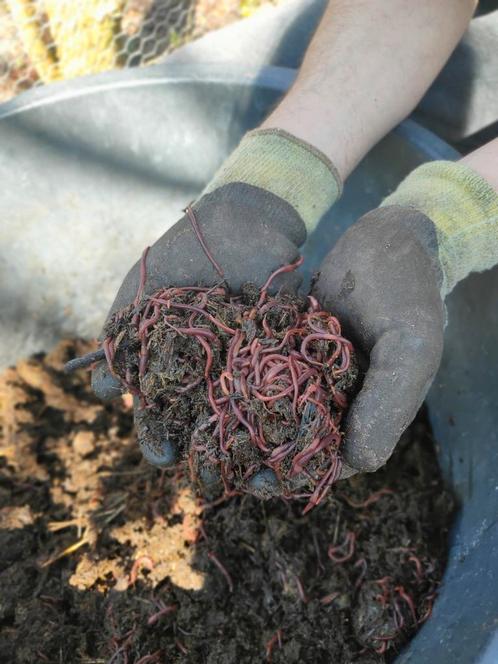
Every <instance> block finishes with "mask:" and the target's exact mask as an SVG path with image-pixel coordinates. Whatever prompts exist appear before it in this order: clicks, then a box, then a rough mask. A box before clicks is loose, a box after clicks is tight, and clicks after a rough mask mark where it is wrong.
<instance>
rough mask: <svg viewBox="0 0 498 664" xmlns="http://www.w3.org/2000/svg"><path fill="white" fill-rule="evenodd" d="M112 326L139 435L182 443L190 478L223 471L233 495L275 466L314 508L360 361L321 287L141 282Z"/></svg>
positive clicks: (326, 486) (116, 365)
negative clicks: (312, 294) (237, 289)
mask: <svg viewBox="0 0 498 664" xmlns="http://www.w3.org/2000/svg"><path fill="white" fill-rule="evenodd" d="M296 265H297V263H296V264H293V265H289V266H285V267H283V268H281V269H280V270H278V271H277V272H276V273H274V275H276V274H278V272H281V271H291V270H294V269H295V267H296ZM143 274H145V254H144V259H143ZM272 279H273V276H271V277H270V279H269V280H268V282H267V284H269V283H271V280H272ZM104 337H105V338H104V342H103V347H104V349H105V352H106V357H107V361H108V364H109V367H110V369H111V370H112V371H113V372H115V373H116V374H117V375H118V376H119V378H120V379H121V382H122V384H123V386H124V388H125V389H126V390H128V391H130V392H131V393H132V394H134V395H135V396H136V397H137V399H139V400H140V402H141V405H142V409H141V410H139V412H138V415H137V430H138V436H139V440H140V444H141V445H142V446H143V447H144V448H148V449H149V450H152V451H153V453H154V455H155V456H157V454H158V453H160V450H161V446H162V444H163V441H165V440H168V441H170V442H173V444H174V446H175V449H176V451H177V457H178V459H181V460H184V461H188V466H189V469H190V474H191V479H192V480H193V481H195V480H196V479H197V478H198V477H199V476H200V475H202V474H204V475H207V476H218V477H220V476H221V479H222V483H221V482H220V485H221V484H223V488H224V492H225V495H226V496H233V495H234V493H236V492H239V493H240V492H246V491H249V492H251V491H252V492H254V487H253V486H251V484H249V481H248V480H249V479H250V478H251V477H253V476H254V474H255V473H257V472H258V471H261V470H265V469H268V467H270V468H271V469H272V470H273V472H274V473H275V474H276V477H277V478H278V484H279V488H278V493H279V494H282V495H284V496H286V497H289V498H290V497H292V496H296V494H299V495H301V496H302V495H303V494H306V492H307V494H306V495H307V496H308V499H309V502H308V504H307V507H306V509H307V510H309V509H311V508H312V507H314V506H315V505H317V504H319V503H320V501H321V500H323V497H324V496H325V495H326V493H327V492H328V491H329V490H330V487H331V486H332V484H333V483H334V481H335V480H336V479H337V478H338V477H339V475H340V472H341V455H340V445H341V441H342V435H341V431H340V426H341V420H342V415H343V412H344V411H345V409H346V408H347V406H348V401H349V398H350V397H351V395H352V394H353V392H354V388H355V385H356V379H357V377H358V369H357V366H356V361H355V356H354V351H353V347H352V344H351V342H349V341H348V340H347V339H345V338H344V337H343V336H342V333H341V327H340V323H339V321H338V320H337V319H336V318H335V317H334V316H333V315H331V314H330V313H328V312H325V311H321V310H320V306H319V303H318V302H317V301H316V300H314V298H308V299H303V298H298V297H296V296H293V295H289V294H287V295H285V294H280V293H279V294H277V295H275V296H270V295H268V293H267V286H266V285H265V286H263V287H262V288H261V289H259V288H258V287H256V286H254V285H252V284H246V285H245V286H244V287H243V288H242V293H241V295H238V296H234V295H232V294H231V293H229V292H228V290H227V289H226V288H225V287H222V286H221V285H220V286H218V287H214V288H211V289H207V288H164V289H161V290H159V291H157V292H155V293H153V294H151V295H148V296H146V297H141V289H139V293H138V294H137V297H136V299H135V302H134V303H133V304H132V305H130V306H129V307H127V308H125V309H122V310H120V311H118V312H116V313H115V314H114V315H113V317H112V318H111V319H110V321H109V322H108V323H107V325H106V329H105V332H104ZM263 493H265V489H264V483H263Z"/></svg>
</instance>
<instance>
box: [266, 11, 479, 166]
mask: <svg viewBox="0 0 498 664" xmlns="http://www.w3.org/2000/svg"><path fill="white" fill-rule="evenodd" d="M475 5H476V1H475V0H417V2H413V0H355V1H354V2H350V1H347V0H331V1H330V3H329V6H328V8H327V10H326V12H325V15H324V17H323V19H322V22H321V24H320V26H319V28H318V31H317V33H316V34H315V36H314V38H313V40H312V42H311V45H310V47H309V49H308V52H307V54H306V57H305V60H304V62H303V65H302V67H301V70H300V72H299V76H298V78H297V81H296V83H295V84H294V86H293V88H292V89H291V91H290V92H289V93H288V95H287V96H286V97H285V99H284V100H283V101H282V103H281V104H280V105H279V106H278V108H277V109H276V110H275V111H274V112H273V113H272V114H271V115H270V116H269V117H268V118H267V120H266V121H265V123H264V125H263V126H264V127H280V128H281V129H285V130H287V131H289V132H290V133H292V134H294V135H295V136H298V137H299V138H302V139H304V140H305V141H307V142H309V143H311V144H312V145H314V146H315V147H317V148H318V149H320V150H321V151H322V152H324V153H325V154H326V155H327V156H328V157H330V159H332V161H333V162H334V164H335V166H336V167H337V169H338V171H339V173H340V175H341V177H342V178H343V179H345V178H346V177H347V176H348V175H349V174H350V173H351V171H352V170H353V169H354V167H355V166H356V164H357V163H358V162H359V161H360V160H361V159H362V158H363V156H364V155H365V154H366V153H367V152H368V150H369V149H370V148H371V147H372V146H373V145H374V144H375V143H376V142H377V141H378V140H379V139H380V138H382V136H384V135H385V134H386V133H387V132H388V131H389V130H390V129H391V128H392V127H393V126H395V125H396V124H397V123H398V122H400V121H401V120H402V119H403V118H404V117H406V116H407V115H408V114H409V113H410V112H411V111H412V109H413V108H414V107H415V106H416V104H417V103H418V101H419V100H420V98H421V97H422V96H423V94H424V92H425V91H426V90H427V88H428V87H429V86H430V84H431V83H432V81H433V80H434V78H435V77H436V76H437V74H438V72H439V71H440V69H441V68H442V67H443V65H444V63H445V62H446V60H447V59H448V57H449V55H450V54H451V52H452V50H453V49H454V47H455V46H456V44H457V42H458V41H459V39H460V37H461V36H462V34H463V32H464V31H465V28H466V27H467V25H468V22H469V20H470V18H471V16H472V13H473V11H474V8H475Z"/></svg>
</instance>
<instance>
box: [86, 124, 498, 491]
mask: <svg viewBox="0 0 498 664" xmlns="http://www.w3.org/2000/svg"><path fill="white" fill-rule="evenodd" d="M341 188H342V183H341V182H340V178H339V176H338V174H337V171H336V169H335V168H334V166H333V164H332V163H331V162H330V160H329V159H328V158H327V157H326V156H325V155H323V154H322V153H321V152H319V151H318V150H316V149H315V148H313V147H312V146H310V145H308V144H306V143H305V142H303V141H301V140H299V139H297V138H296V137H294V136H292V135H290V134H288V133H286V132H285V131H282V130H274V129H262V130H256V131H253V132H250V133H249V134H247V135H246V136H245V137H244V139H243V140H242V142H241V143H240V145H239V147H238V148H237V149H236V150H235V152H234V153H232V155H231V156H230V157H229V158H228V160H227V161H226V162H225V163H224V165H223V166H222V167H221V169H220V171H219V172H218V173H217V174H216V176H215V177H214V179H213V180H212V181H211V183H210V184H209V185H208V187H207V188H206V189H205V191H204V192H203V194H202V195H201V197H200V198H199V200H198V201H197V202H196V203H195V205H194V206H193V208H194V211H195V215H196V217H197V220H198V223H199V226H200V229H201V231H202V234H203V236H204V239H205V241H206V244H207V246H208V247H209V248H210V250H211V253H212V254H213V257H214V258H215V259H216V260H217V262H218V263H219V264H221V265H222V266H223V271H224V275H225V279H226V282H227V283H228V285H229V286H230V288H231V290H233V291H237V290H238V289H240V286H241V285H242V284H243V283H244V282H247V281H251V282H254V283H256V284H258V285H262V284H263V283H264V282H265V281H266V279H267V278H268V276H269V274H270V273H272V272H273V271H275V270H276V269H277V268H279V267H280V266H282V265H284V264H289V263H292V262H293V261H295V260H296V258H297V257H298V253H299V247H300V246H301V245H302V244H303V243H304V241H305V239H306V234H307V232H310V231H312V230H313V229H314V228H315V226H316V225H317V223H318V221H319V220H320V218H321V217H322V215H323V214H324V213H325V212H326V211H327V209H328V208H329V207H330V206H331V205H333V203H334V202H335V201H336V200H337V198H338V197H339V196H340V193H341ZM497 240H498V195H497V194H496V192H495V191H494V190H493V189H492V188H491V186H490V185H489V184H488V183H487V182H486V181H485V180H483V178H481V177H480V176H479V175H478V174H476V173H475V172H473V171H472V170H470V169H469V168H468V167H466V166H464V165H462V164H459V163H453V162H443V161H441V162H432V163H428V164H424V165H423V166H420V167H419V168H417V169H416V170H415V171H414V172H413V173H412V174H411V175H409V176H408V177H407V178H406V179H405V180H404V182H402V183H401V185H400V186H399V188H398V189H397V191H396V192H394V193H393V194H392V195H390V196H389V197H388V198H387V199H386V200H385V201H384V202H383V204H382V206H381V207H379V208H378V209H376V210H374V211H372V212H369V213H368V214H366V215H365V216H363V217H362V218H361V219H360V220H359V221H357V222H356V223H355V224H353V225H352V226H351V227H350V228H349V230H348V231H347V232H346V233H344V235H343V236H342V238H341V239H340V240H339V241H338V242H337V244H336V245H335V247H334V248H333V249H332V250H331V251H330V253H329V254H328V255H327V256H326V258H325V260H324V261H323V263H322V266H321V270H320V275H319V278H318V280H317V282H316V283H315V286H314V293H313V294H314V295H315V297H317V298H318V300H319V302H320V303H321V305H322V306H323V307H324V308H325V309H328V310H330V311H331V312H333V314H334V315H336V316H337V317H338V318H339V320H340V321H341V322H342V325H343V329H344V334H345V335H346V336H347V337H348V338H350V339H351V340H352V342H353V343H354V344H355V346H356V347H357V348H358V349H359V350H360V351H361V352H362V353H363V354H364V355H365V357H366V358H368V359H369V366H368V370H367V373H366V376H365V379H364V382H363V386H362V389H361V391H360V392H359V394H358V395H357V396H356V398H355V399H354V401H353V403H352V405H351V408H350V410H349V413H348V416H347V420H346V423H345V438H344V444H343V448H342V450H343V457H344V460H345V462H346V464H345V467H344V470H343V474H342V477H347V476H349V475H351V474H353V473H354V472H372V471H375V470H377V469H378V468H379V467H380V466H382V465H383V464H384V463H385V462H386V461H387V459H388V458H389V457H390V455H391V453H392V451H393V449H394V447H395V446H396V443H397V442H398V440H399V438H400V436H401V434H402V433H403V431H404V429H405V428H406V427H407V426H408V425H409V424H410V422H411V421H412V419H413V418H414V416H415V414H416V413H417V410H418V409H419V407H420V405H421V404H422V401H423V399H424V397H425V395H426V393H427V390H428V388H429V386H430V384H431V381H432V380H433V378H434V375H435V373H436V371H437V369H438V366H439V362H440V358H441V353H442V348H443V330H444V326H445V306H444V298H445V296H446V294H447V293H449V292H450V291H451V289H452V288H453V287H454V286H455V284H456V283H457V282H458V281H460V280H461V279H462V278H464V277H465V276H466V275H467V274H468V273H469V272H471V271H480V270H484V269H487V268H489V267H492V266H493V265H494V264H496V263H497V262H498V241H497ZM298 279H299V277H298V275H297V274H296V273H290V274H282V275H280V276H279V277H278V278H277V279H276V280H275V282H274V288H275V289H278V288H282V287H284V286H285V287H286V288H287V289H289V288H290V289H295V288H297V286H298ZM139 280H140V270H139V263H137V264H135V265H134V267H133V268H132V269H131V270H130V272H129V273H128V275H127V276H126V278H125V280H124V282H123V284H122V286H121V288H120V289H119V292H118V295H117V297H116V300H115V301H114V304H113V306H112V308H111V312H110V313H112V312H114V311H115V310H117V309H120V308H122V307H124V306H126V305H128V304H130V303H131V302H132V301H133V299H134V297H135V294H136V292H137V288H138V285H139ZM219 280H220V276H219V274H218V273H217V272H216V270H215V269H214V267H213V265H212V263H211V262H210V261H209V260H208V258H207V257H206V254H205V253H204V251H203V249H202V247H201V245H200V244H199V240H198V238H197V237H196V235H195V234H194V232H193V229H192V226H191V224H190V222H189V220H188V218H187V216H185V217H183V218H182V219H180V221H178V222H177V223H176V224H175V225H174V226H173V227H172V228H171V229H170V230H168V231H167V232H166V233H165V234H164V235H163V236H162V237H161V238H160V239H159V240H158V241H157V242H156V243H155V244H154V245H153V246H152V247H151V249H150V251H149V254H148V258H147V283H146V287H145V292H146V293H151V292H153V291H155V290H157V289H158V288H160V287H164V286H171V285H178V286H187V285H193V284H202V285H205V286H209V285H213V284H215V283H218V282H219ZM92 379H93V387H94V390H95V392H96V394H97V395H98V396H100V397H101V398H103V399H109V398H112V397H113V396H115V395H117V394H119V393H120V387H119V385H118V384H117V382H116V379H114V378H113V377H112V376H111V375H110V373H109V372H108V370H107V367H106V365H105V364H104V363H103V364H101V365H100V366H98V367H97V368H96V369H95V370H94V372H93V378H92ZM135 415H136V418H135V419H136V425H137V432H138V440H139V443H140V445H141V450H142V453H143V455H144V457H145V458H146V459H147V460H148V461H149V462H151V463H153V464H155V465H158V466H167V465H171V464H172V463H174V462H175V445H174V441H170V440H167V438H166V436H159V437H158V439H157V440H155V441H154V443H153V444H149V445H145V444H144V443H143V442H142V441H143V437H144V436H143V434H144V432H145V431H146V430H148V429H149V428H150V427H151V426H152V430H156V431H157V430H160V427H159V429H158V427H157V423H154V424H153V423H151V421H150V417H151V415H150V414H148V413H147V411H140V410H139V409H137V410H136V413H135ZM207 479H208V478H206V480H207ZM262 482H264V484H265V489H266V492H270V493H271V492H272V491H273V492H274V493H277V492H278V483H277V481H276V478H274V477H272V473H271V471H270V472H268V471H263V473H262V474H261V475H260V476H255V477H254V478H252V479H251V480H250V483H253V485H254V487H256V486H258V485H259V484H261V483H262Z"/></svg>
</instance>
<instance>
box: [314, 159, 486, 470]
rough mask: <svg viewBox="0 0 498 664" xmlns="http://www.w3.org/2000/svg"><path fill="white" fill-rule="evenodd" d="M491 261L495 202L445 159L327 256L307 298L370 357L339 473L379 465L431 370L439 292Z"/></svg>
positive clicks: (417, 174) (435, 361) (438, 343)
mask: <svg viewBox="0 0 498 664" xmlns="http://www.w3.org/2000/svg"><path fill="white" fill-rule="evenodd" d="M496 263H498V195H497V193H496V192H495V191H494V190H493V189H492V187H491V186H490V185H489V184H488V183H487V182H486V181H485V180H484V179H483V178H481V177H480V176H479V175H478V174H476V173H475V172H474V171H472V170H471V169H470V168H468V167H467V166H465V165H463V164H461V163H452V162H433V163H429V164H424V165H423V166H420V167H419V168H418V169H416V170H415V171H414V172H413V173H412V174H411V175H410V176H408V178H406V180H405V181H404V182H403V183H402V184H401V185H400V186H399V188H398V190H397V191H396V192H395V193H393V194H392V195H391V196H389V197H388V198H387V199H386V200H385V201H384V203H383V204H382V207H380V208H379V209H377V210H374V211H373V212H370V213H368V214H366V215H365V216H364V217H362V218H361V219H360V220H359V221H358V222H356V223H355V224H354V225H353V226H352V227H351V228H350V229H349V230H348V231H347V232H346V233H345V234H344V235H343V236H342V238H341V239H340V240H339V242H338V243H337V244H336V246H335V247H334V248H333V249H332V251H331V252H330V253H329V254H328V255H327V257H326V258H325V260H324V262H323V264H322V267H321V273H320V277H319V280H318V282H317V284H316V288H315V290H316V292H315V295H316V297H317V298H318V299H319V300H320V301H321V303H322V305H323V306H324V307H325V308H327V309H330V310H331V311H333V312H334V315H336V316H338V318H339V319H340V320H341V322H342V324H343V329H344V333H345V335H346V336H347V337H348V338H350V339H351V340H352V341H353V343H355V344H356V347H357V348H359V349H360V350H362V351H363V352H364V353H365V355H366V357H369V360H370V364H369V368H368V371H367V374H366V377H365V380H364V383H363V387H362V389H361V391H360V393H359V394H358V395H357V397H356V398H355V400H354V402H353V404H352V406H351V409H350V411H349V414H348V417H347V420H346V425H345V439H344V447H343V452H344V457H345V461H346V462H347V464H348V465H349V466H351V467H352V468H354V469H356V470H357V471H360V472H361V471H374V470H376V469H377V468H379V467H380V466H382V465H383V464H384V463H385V462H386V461H387V459H388V458H389V456H390V455H391V453H392V451H393V449H394V447H395V445H396V443H397V442H398V440H399V438H400V436H401V434H402V432H403V431H404V429H405V428H406V427H407V426H408V425H409V424H410V422H411V421H412V419H413V418H414V416H415V414H416V412H417V410H418V408H419V407H420V405H421V404H422V401H423V399H424V397H425V395H426V393H427V390H428V388H429V386H430V384H431V381H432V380H433V378H434V375H435V373H436V371H437V369H438V366H439V362H440V358H441V353H442V348H443V329H444V326H445V307H444V298H445V296H446V294H447V293H449V292H450V291H451V289H452V288H453V287H454V286H455V284H456V283H457V282H458V281H460V280H461V279H463V278H464V277H465V276H466V275H467V274H468V273H469V272H471V271H480V270H485V269H488V268H490V267H492V266H493V265H495V264H496Z"/></svg>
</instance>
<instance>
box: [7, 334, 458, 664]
mask: <svg viewBox="0 0 498 664" xmlns="http://www.w3.org/2000/svg"><path fill="white" fill-rule="evenodd" d="M86 350H90V347H89V345H88V344H86V345H85V344H83V343H82V342H65V343H62V344H60V345H59V346H58V347H57V348H56V349H55V350H54V351H53V352H52V353H50V354H49V355H47V356H41V355H40V356H37V357H35V358H32V359H30V360H26V361H23V362H20V363H19V364H18V366H17V367H16V368H14V369H10V370H8V371H7V372H5V374H4V375H3V376H2V377H1V378H0V403H1V407H2V412H1V424H2V439H1V440H0V587H1V599H0V661H1V662H6V663H9V664H10V663H12V664H17V663H18V664H21V663H22V664H25V663H26V664H28V663H29V664H33V663H34V662H36V663H37V664H38V663H43V662H54V663H62V662H64V663H69V664H71V663H73V662H74V663H86V664H90V663H93V664H97V663H103V662H109V663H112V664H125V662H128V663H129V664H139V663H140V664H151V663H154V662H155V663H160V664H162V663H166V662H167V663H171V662H176V663H180V662H185V663H186V662H189V663H190V662H193V663H197V662H198V663H209V664H218V663H226V664H229V663H234V664H235V663H236V664H246V663H247V664H253V663H254V662H264V661H270V660H271V661H272V662H274V663H276V664H278V663H285V664H291V663H294V662H296V663H297V662H304V663H310V664H311V663H313V664H314V663H315V662H327V663H328V662H334V663H338V664H342V663H344V664H348V663H349V662H361V663H363V664H367V663H368V664H374V663H375V664H377V663H380V662H389V661H392V659H393V658H394V656H395V655H396V653H397V652H399V650H400V648H401V647H402V646H403V644H405V643H406V642H407V641H408V640H409V639H410V638H411V637H412V636H413V634H414V633H415V632H416V631H417V629H418V628H419V623H421V622H423V621H424V620H425V619H426V618H427V617H428V616H429V614H430V608H431V605H432V602H433V601H434V596H435V594H436V593H437V587H438V583H439V581H440V579H441V576H442V572H443V568H444V564H445V559H446V536H447V531H448V526H449V522H450V516H451V511H452V499H451V496H450V495H449V493H448V491H447V490H446V489H445V488H444V487H443V485H442V482H441V478H440V474H439V470H438V466H437V462H436V456H435V452H434V445H433V442H432V440H431V436H430V431H429V429H428V426H427V423H426V420H425V418H424V417H423V415H421V416H419V418H418V419H417V421H416V423H415V424H413V425H412V426H411V427H410V429H409V431H408V432H407V433H406V434H405V435H404V436H403V439H402V441H401V443H400V444H399V446H398V449H397V451H396V452H395V454H394V456H393V457H392V459H391V460H390V461H389V463H388V464H387V466H386V468H384V469H382V470H380V471H378V472H377V473H375V474H372V475H368V476H362V477H354V478H352V479H351V480H347V481H343V482H339V483H338V484H336V485H335V487H334V488H333V489H332V491H331V492H330V494H329V495H328V496H327V498H326V499H325V500H323V502H322V503H321V504H320V505H319V506H318V507H316V508H315V509H313V510H312V511H311V512H310V513H309V514H307V515H306V516H302V506H303V505H302V502H299V501H293V502H285V501H283V500H281V499H274V500H270V501H267V502H261V501H258V500H257V499H256V498H255V497H253V496H250V495H247V494H246V495H244V496H242V497H237V498H233V499H231V500H228V501H226V502H224V503H222V504H220V505H218V506H216V507H211V508H205V506H204V507H203V504H202V502H201V499H200V498H198V497H197V496H195V495H194V493H193V491H192V488H191V486H190V484H189V482H187V479H186V478H185V477H184V474H183V473H184V470H182V468H180V469H177V470H176V471H171V472H164V471H162V472H161V471H159V470H157V469H154V468H153V467H152V466H149V465H147V464H146V463H145V462H144V461H142V459H141V455H140V452H139V450H138V447H137V444H136V438H135V435H134V432H133V424H132V414H131V403H130V400H129V398H128V397H124V398H123V399H122V400H119V401H118V402H116V403H114V404H113V405H102V404H100V403H99V402H97V400H96V399H95V397H94V396H93V395H92V392H91V390H90V387H89V376H88V374H87V373H85V372H80V373H79V374H78V375H73V376H67V375H65V374H64V373H63V372H62V371H61V367H62V364H63V363H64V362H65V361H67V360H68V359H70V358H71V357H74V355H76V354H81V353H82V352H85V351H86ZM436 601H437V600H436Z"/></svg>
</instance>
